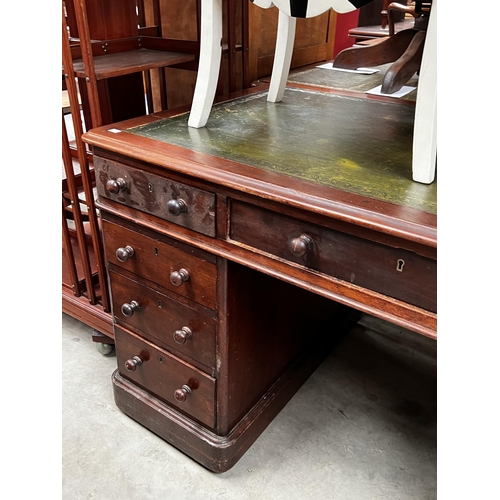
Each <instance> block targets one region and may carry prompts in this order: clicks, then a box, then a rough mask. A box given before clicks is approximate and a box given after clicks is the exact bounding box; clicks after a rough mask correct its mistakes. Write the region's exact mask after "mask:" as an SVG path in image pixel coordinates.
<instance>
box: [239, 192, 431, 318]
mask: <svg viewBox="0 0 500 500" xmlns="http://www.w3.org/2000/svg"><path fill="white" fill-rule="evenodd" d="M230 224H231V227H230V237H231V239H232V240H234V241H237V242H240V243H244V244H245V245H247V246H249V247H252V248H254V249H257V250H260V251H263V252H266V253H269V254H272V255H273V256H275V257H278V258H280V259H286V260H288V261H291V262H295V263H298V264H301V265H303V266H306V267H307V268H309V269H313V270H315V271H319V272H321V273H324V274H327V275H329V276H332V277H335V278H338V279H341V280H344V281H348V282H350V283H353V284H355V285H358V286H361V287H364V288H367V289H370V290H373V291H376V292H379V293H382V294H384V295H387V296H389V297H393V298H396V299H399V300H402V301H404V302H407V303H409V304H413V305H415V306H418V307H422V308H424V309H426V310H429V311H433V312H435V311H436V301H437V298H436V287H437V286H436V281H437V280H436V261H435V260H432V259H429V258H426V257H422V256H420V255H417V254H415V253H414V252H410V251H407V250H403V249H399V248H392V247H389V246H386V245H382V244H379V243H376V242H373V241H369V240H365V239H363V238H360V237H357V236H352V235H350V234H346V233H342V232H340V231H335V230H333V229H330V228H326V227H323V226H319V225H315V224H311V223H309V222H304V221H301V220H299V219H294V218H292V217H288V216H285V215H282V214H279V213H276V212H272V211H270V210H266V209H263V208H260V207H256V206H253V205H249V204H246V203H243V202H239V201H235V200H233V201H232V203H231V216H230Z"/></svg>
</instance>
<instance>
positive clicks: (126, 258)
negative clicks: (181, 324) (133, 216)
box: [103, 220, 217, 309]
mask: <svg viewBox="0 0 500 500" xmlns="http://www.w3.org/2000/svg"><path fill="white" fill-rule="evenodd" d="M103 234H104V246H105V251H106V258H107V260H108V262H110V263H112V264H115V265H117V266H120V267H122V268H124V269H127V270H128V271H130V272H132V273H134V274H136V275H138V276H142V277H144V278H146V279H148V280H150V281H153V282H155V283H158V284H159V285H161V286H163V287H165V288H167V289H169V290H173V291H175V292H176V293H179V294H181V295H183V296H185V297H187V298H189V299H191V300H194V301H195V302H198V303H199V304H202V305H205V306H207V307H209V308H211V309H215V307H216V286H217V268H216V264H214V263H213V262H208V261H207V260H204V259H203V258H200V257H198V255H194V254H190V253H188V252H184V251H183V250H180V249H179V248H175V247H174V246H171V245H168V244H166V243H164V242H162V241H159V240H155V239H154V238H150V237H149V236H146V235H144V234H141V233H138V232H136V231H132V230H131V229H128V228H125V227H122V226H120V225H117V224H114V223H112V222H109V221H106V220H103ZM197 253H198V254H200V252H199V251H198V252H197Z"/></svg>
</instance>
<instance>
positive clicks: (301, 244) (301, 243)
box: [288, 234, 313, 257]
mask: <svg viewBox="0 0 500 500" xmlns="http://www.w3.org/2000/svg"><path fill="white" fill-rule="evenodd" d="M288 246H289V248H290V250H291V251H292V252H293V253H294V254H295V255H297V257H303V256H304V255H305V254H306V253H307V252H309V250H311V249H312V247H313V241H312V239H311V238H310V237H309V236H307V235H305V234H301V235H300V236H298V237H297V238H293V240H291V241H290V243H289V245H288Z"/></svg>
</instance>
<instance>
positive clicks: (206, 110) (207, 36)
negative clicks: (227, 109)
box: [188, 0, 222, 128]
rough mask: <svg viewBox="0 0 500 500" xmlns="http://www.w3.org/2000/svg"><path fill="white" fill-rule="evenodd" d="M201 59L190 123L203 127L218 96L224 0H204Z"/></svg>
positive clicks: (202, 4) (202, 6) (202, 3)
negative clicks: (216, 93)
mask: <svg viewBox="0 0 500 500" xmlns="http://www.w3.org/2000/svg"><path fill="white" fill-rule="evenodd" d="M200 36H201V41H200V42H201V45H200V62H199V66H198V75H197V77H196V87H195V90H194V96H193V103H192V106H191V113H190V115H189V120H188V125H189V126H190V127H194V128H201V127H204V126H205V125H206V123H207V120H208V116H209V114H210V110H211V109H212V105H213V102H214V98H215V91H216V89H217V81H218V79H219V71H220V63H221V55H222V0H202V2H201V35H200Z"/></svg>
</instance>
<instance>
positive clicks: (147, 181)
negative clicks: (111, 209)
mask: <svg viewBox="0 0 500 500" xmlns="http://www.w3.org/2000/svg"><path fill="white" fill-rule="evenodd" d="M94 168H95V170H96V184H97V192H98V193H99V195H100V196H103V197H105V198H109V199H110V200H113V201H117V202H119V203H123V204H124V205H127V206H129V207H131V208H135V209H137V210H141V211H143V212H146V213H149V214H152V215H156V216H157V217H161V218H162V219H164V220H167V221H170V222H173V223H175V224H178V225H180V226H183V227H187V228H189V229H192V230H193V231H197V232H199V233H202V234H205V235H207V236H215V195H214V194H213V193H209V192H207V191H203V190H201V189H198V188H195V187H193V186H189V185H187V184H183V183H180V182H174V181H171V180H169V179H167V178H164V177H160V176H159V175H155V174H151V173H149V172H145V171H143V170H140V169H137V168H132V167H129V166H127V165H124V164H122V163H117V162H114V161H111V160H106V159H103V158H99V157H96V158H95V159H94Z"/></svg>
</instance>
